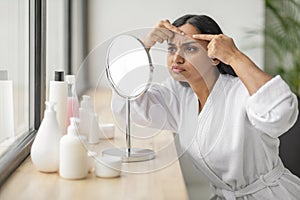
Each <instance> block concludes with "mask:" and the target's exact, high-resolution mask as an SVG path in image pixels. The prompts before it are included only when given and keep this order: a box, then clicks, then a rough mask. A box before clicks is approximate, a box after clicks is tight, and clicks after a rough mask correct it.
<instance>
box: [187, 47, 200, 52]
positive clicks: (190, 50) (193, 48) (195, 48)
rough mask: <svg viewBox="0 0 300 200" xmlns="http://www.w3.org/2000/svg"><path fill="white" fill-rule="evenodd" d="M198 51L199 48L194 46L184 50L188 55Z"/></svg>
mask: <svg viewBox="0 0 300 200" xmlns="http://www.w3.org/2000/svg"><path fill="white" fill-rule="evenodd" d="M197 50H198V48H197V47H193V46H188V47H186V48H185V49H184V51H185V52H186V53H194V52H196V51H197Z"/></svg>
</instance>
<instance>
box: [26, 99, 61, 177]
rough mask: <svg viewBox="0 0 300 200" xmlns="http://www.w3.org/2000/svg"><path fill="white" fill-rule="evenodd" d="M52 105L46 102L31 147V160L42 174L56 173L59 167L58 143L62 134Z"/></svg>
mask: <svg viewBox="0 0 300 200" xmlns="http://www.w3.org/2000/svg"><path fill="white" fill-rule="evenodd" d="M54 104H55V103H53V102H47V101H46V110H45V113H44V118H43V121H42V123H41V125H40V128H39V130H38V132H37V135H36V137H35V140H34V141H33V144H32V147H31V160H32V162H33V164H34V166H35V167H36V168H37V169H38V170H39V171H42V172H57V171H58V167H59V141H60V139H61V137H62V136H63V134H62V132H61V131H60V128H59V126H58V122H57V119H56V112H55V110H54Z"/></svg>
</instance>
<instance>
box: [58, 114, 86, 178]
mask: <svg viewBox="0 0 300 200" xmlns="http://www.w3.org/2000/svg"><path fill="white" fill-rule="evenodd" d="M77 122H78V118H73V117H72V118H70V123H71V124H70V126H69V127H68V134H67V135H64V136H63V137H62V138H61V140H60V156H59V160H60V161H59V175H60V176H61V177H63V178H66V179H83V178H85V177H86V176H87V174H88V171H89V161H88V154H87V149H86V148H85V146H84V143H85V142H86V138H85V137H84V136H80V135H79V132H78V126H77Z"/></svg>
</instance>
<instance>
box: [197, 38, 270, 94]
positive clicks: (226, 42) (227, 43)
mask: <svg viewBox="0 0 300 200" xmlns="http://www.w3.org/2000/svg"><path fill="white" fill-rule="evenodd" d="M193 37H194V38H195V39H199V40H206V41H208V42H209V43H208V45H207V52H208V53H207V54H208V56H209V57H211V58H212V59H218V60H219V61H222V62H223V63H225V64H228V65H230V66H231V67H232V68H233V70H234V71H235V73H236V74H237V75H238V77H239V78H240V79H241V80H242V82H243V83H244V85H245V86H246V88H247V90H248V92H249V94H250V95H252V94H254V93H255V92H256V91H257V90H258V89H259V88H260V87H261V86H263V85H264V84H265V83H266V82H268V81H269V80H271V79H272V77H271V76H269V75H268V74H266V73H265V72H264V71H262V70H261V69H260V68H259V67H257V66H256V64H255V63H254V62H253V61H252V60H251V59H250V58H249V57H248V56H246V55H245V54H244V53H242V52H241V51H240V50H239V49H238V48H237V47H236V46H235V44H234V42H233V40H232V39H231V38H230V37H228V36H226V35H207V34H197V35H193Z"/></svg>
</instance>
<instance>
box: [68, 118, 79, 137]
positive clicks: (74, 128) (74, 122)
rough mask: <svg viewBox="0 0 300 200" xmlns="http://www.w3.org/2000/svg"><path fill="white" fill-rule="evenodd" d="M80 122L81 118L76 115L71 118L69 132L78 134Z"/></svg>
mask: <svg viewBox="0 0 300 200" xmlns="http://www.w3.org/2000/svg"><path fill="white" fill-rule="evenodd" d="M78 123H79V119H78V118H76V117H71V118H70V126H69V127H68V134H72V135H78V134H79V133H78Z"/></svg>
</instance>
